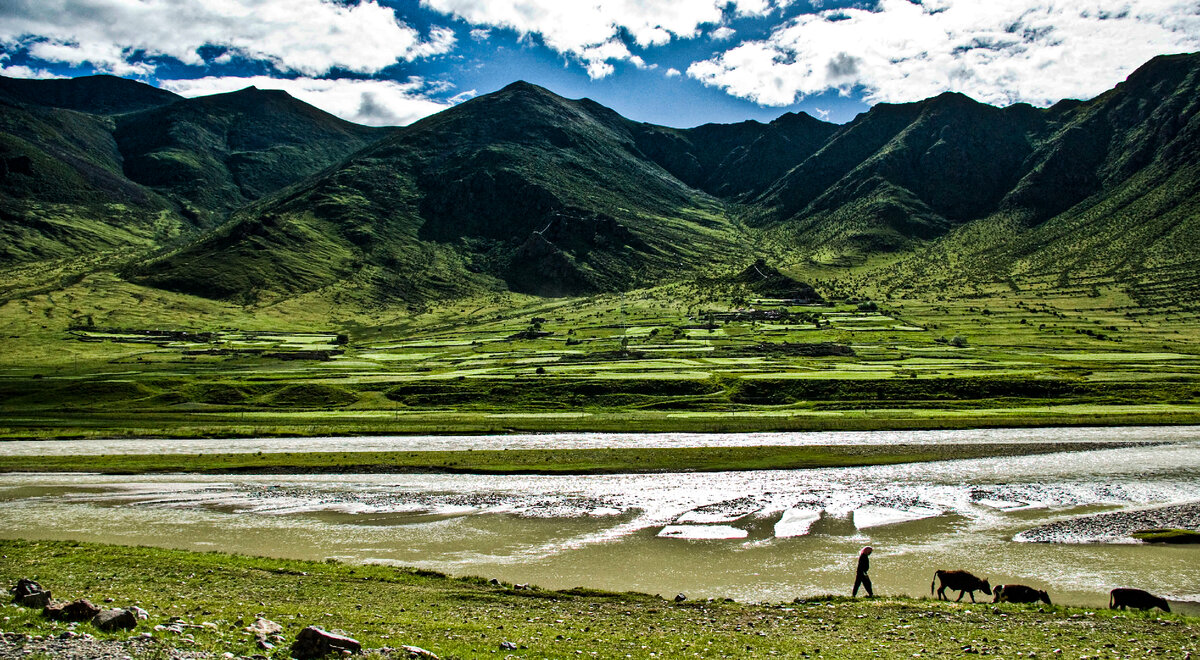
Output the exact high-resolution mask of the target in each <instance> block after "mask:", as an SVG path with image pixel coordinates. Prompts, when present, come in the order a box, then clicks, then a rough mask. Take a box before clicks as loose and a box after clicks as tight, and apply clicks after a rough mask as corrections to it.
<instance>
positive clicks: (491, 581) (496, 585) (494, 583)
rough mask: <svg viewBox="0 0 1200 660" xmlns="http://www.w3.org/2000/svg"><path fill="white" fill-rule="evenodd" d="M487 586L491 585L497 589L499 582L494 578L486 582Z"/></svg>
mask: <svg viewBox="0 0 1200 660" xmlns="http://www.w3.org/2000/svg"><path fill="white" fill-rule="evenodd" d="M488 584H490V585H492V586H493V587H498V586H500V580H497V579H496V578H492V579H490V580H488Z"/></svg>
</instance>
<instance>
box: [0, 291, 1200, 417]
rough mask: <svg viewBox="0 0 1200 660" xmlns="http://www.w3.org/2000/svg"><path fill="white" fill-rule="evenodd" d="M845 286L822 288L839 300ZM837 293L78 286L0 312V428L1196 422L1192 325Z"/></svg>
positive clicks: (1184, 316) (1062, 307)
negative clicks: (392, 305)
mask: <svg viewBox="0 0 1200 660" xmlns="http://www.w3.org/2000/svg"><path fill="white" fill-rule="evenodd" d="M818 275H819V274H818ZM859 284H860V283H858V282H856V281H855V280H854V279H853V278H850V279H845V280H838V281H827V282H824V283H823V286H824V287H825V288H826V289H827V290H830V291H834V292H840V293H842V294H847V293H848V292H850V290H851V287H857V286H859ZM853 291H854V292H856V293H855V295H843V296H842V297H840V298H838V299H836V300H835V301H833V302H828V303H821V304H803V305H801V304H793V301H785V300H775V299H762V298H758V299H749V298H746V297H745V296H739V295H738V293H737V292H736V291H731V290H728V289H722V288H720V287H719V286H713V285H712V283H711V282H710V281H704V280H700V281H696V282H683V283H678V284H673V285H668V286H663V287H658V288H653V289H645V290H639V291H634V292H630V293H627V294H624V295H620V294H608V295H599V296H593V297H588V298H565V299H542V298H534V297H527V296H519V295H515V294H507V293H500V294H493V295H490V296H486V297H481V298H474V299H469V300H464V301H459V302H456V303H447V304H443V305H442V306H440V307H437V308H422V309H417V310H410V311H409V312H406V313H398V312H396V311H395V310H391V311H388V310H382V311H377V312H369V311H363V310H361V309H360V310H357V311H353V310H343V309H341V308H338V307H336V306H335V307H324V308H322V307H320V306H318V305H316V304H312V305H307V306H305V305H301V304H300V303H298V302H296V301H292V302H289V303H287V304H286V306H280V307H266V308H243V307H240V306H234V305H221V304H217V303H212V302H211V301H206V302H203V303H201V302H198V300H197V299H195V298H191V297H186V296H182V295H178V294H166V293H162V292H157V293H153V294H152V293H150V292H149V290H147V289H144V288H140V287H137V286H135V285H131V284H128V283H125V282H121V281H120V280H117V279H115V278H111V277H106V276H93V277H89V278H84V279H83V280H81V281H80V282H78V283H76V284H73V285H71V286H68V287H67V288H65V289H63V290H62V291H58V292H54V293H45V294H38V295H33V296H26V297H23V298H20V299H16V300H10V301H8V302H6V303H4V305H3V306H0V390H3V392H4V394H5V396H4V399H3V402H2V403H0V429H2V430H0V433H2V434H3V435H5V436H8V437H42V436H71V435H94V434H118V435H123V434H142V435H145V434H163V435H187V434H199V435H213V434H216V435H246V434H259V435H262V434H278V433H296V434H301V435H313V434H323V433H331V432H343V433H393V432H429V431H435V432H436V431H478V432H493V431H504V430H509V429H511V430H521V429H523V430H554V429H559V430H589V429H592V430H670V429H690V430H704V431H709V430H753V429H803V428H904V427H910V428H924V427H937V428H941V427H966V426H979V425H984V426H990V425H1030V424H1096V423H1101V424H1102V423H1179V422H1192V421H1195V420H1197V419H1198V418H1200V417H1198V412H1200V350H1197V348H1196V347H1197V343H1196V339H1197V329H1198V328H1200V322H1198V321H1200V319H1198V318H1197V314H1195V313H1193V312H1189V311H1187V310H1186V309H1183V308H1181V307H1168V308H1161V309H1159V308H1154V309H1145V308H1142V307H1140V306H1138V304H1137V303H1136V301H1133V300H1132V299H1131V298H1129V297H1128V296H1127V295H1125V294H1122V293H1120V292H1119V291H1118V290H1117V289H1115V288H1103V287H1098V286H1091V285H1089V286H1087V287H1075V288H1072V287H1066V288H1061V287H1060V288H1052V287H1050V286H1049V284H1047V285H1046V287H1045V288H1044V289H1036V288H1030V289H1022V290H1019V291H1018V290H1015V289H1014V288H1013V287H994V288H992V289H987V290H984V289H980V290H979V291H977V292H975V293H974V294H971V295H968V296H960V297H956V298H945V299H942V297H939V296H926V297H923V298H915V297H899V296H898V295H894V294H892V293H889V292H887V291H881V290H879V289H877V288H871V287H865V286H862V287H859V288H855V289H853ZM862 292H865V294H864V293H862ZM151 296H156V297H153V298H152V297H151ZM868 298H869V300H868ZM197 305H203V306H204V309H198V308H197V307H196V306H197ZM342 314H345V316H342ZM197 319H201V320H199V321H198V320H197Z"/></svg>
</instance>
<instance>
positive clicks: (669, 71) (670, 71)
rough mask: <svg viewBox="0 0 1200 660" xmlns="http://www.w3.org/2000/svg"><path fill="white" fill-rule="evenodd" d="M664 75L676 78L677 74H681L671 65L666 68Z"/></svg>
mask: <svg viewBox="0 0 1200 660" xmlns="http://www.w3.org/2000/svg"><path fill="white" fill-rule="evenodd" d="M665 75H666V76H667V77H668V78H678V77H679V76H682V75H683V74H682V73H680V72H679V69H676V68H675V67H671V68H669V69H667V70H666V72H665Z"/></svg>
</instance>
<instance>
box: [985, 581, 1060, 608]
mask: <svg viewBox="0 0 1200 660" xmlns="http://www.w3.org/2000/svg"><path fill="white" fill-rule="evenodd" d="M992 591H993V592H994V593H995V594H996V597H995V598H993V599H992V602H993V603H1036V602H1038V601H1041V602H1043V603H1045V604H1047V605H1051V604H1052V603H1051V602H1050V594H1047V593H1046V592H1044V591H1041V590H1040V589H1034V588H1033V587H1027V586H1025V585H1023V584H1001V585H997V586H996V588H995V589H993V590H992Z"/></svg>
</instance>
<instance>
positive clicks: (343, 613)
mask: <svg viewBox="0 0 1200 660" xmlns="http://www.w3.org/2000/svg"><path fill="white" fill-rule="evenodd" d="M0 550H2V551H3V557H2V558H0V579H3V580H4V581H5V582H6V583H11V582H15V581H16V580H17V579H18V578H22V577H27V578H34V579H37V580H38V581H40V582H41V583H42V584H43V585H44V586H46V587H47V588H49V589H51V590H52V591H53V592H54V594H55V596H56V597H59V598H76V597H88V598H91V599H92V600H93V601H95V602H100V601H101V600H103V599H104V598H113V599H114V600H115V602H116V604H118V605H125V604H127V603H136V604H138V605H139V606H141V607H143V608H145V609H146V610H148V611H149V613H150V620H149V621H147V622H146V623H144V624H142V626H152V625H154V624H159V623H164V624H165V623H167V622H168V619H169V618H170V617H173V616H175V617H181V618H182V620H184V621H185V622H187V623H190V624H195V625H196V626H197V627H196V628H189V629H188V631H187V632H188V633H189V634H190V635H192V637H193V639H194V644H191V645H186V648H187V649H190V650H199V651H208V652H215V653H217V654H220V653H224V652H232V653H235V654H240V655H254V654H259V653H264V651H262V650H260V649H258V648H257V647H256V646H255V645H254V641H253V638H252V637H251V636H249V635H248V634H243V633H242V632H241V628H242V627H243V626H245V625H248V624H249V623H250V622H252V621H253V620H254V618H255V617H256V616H265V617H266V618H269V619H271V620H273V621H276V622H278V623H280V624H282V625H283V627H284V634H285V638H286V639H287V640H288V641H290V640H291V639H293V638H294V636H295V634H296V633H298V632H299V631H300V629H302V628H303V627H304V626H307V625H312V624H316V625H321V626H323V627H325V628H327V629H338V630H343V631H345V632H346V633H348V634H350V635H352V636H354V637H355V638H357V639H358V640H360V641H361V642H363V644H364V646H365V647H366V648H379V647H383V646H390V647H393V648H394V647H398V646H400V645H402V644H410V645H416V646H420V647H422V648H425V649H428V650H430V651H432V652H434V653H437V654H438V655H439V656H440V657H442V658H472V657H480V656H483V655H490V654H491V653H492V652H494V651H496V650H497V649H499V647H500V644H501V642H505V641H509V642H512V643H513V644H514V645H515V646H517V647H518V648H517V649H516V650H512V651H509V652H508V653H509V654H510V655H512V656H515V657H528V658H561V657H569V656H573V655H576V654H584V655H586V656H590V657H650V656H651V655H652V654H653V655H654V656H656V657H696V656H700V657H709V658H714V657H738V658H741V657H751V656H753V657H757V656H764V657H768V656H786V657H800V656H805V655H810V656H818V655H819V656H823V657H831V658H857V657H868V656H872V655H877V654H884V655H887V656H890V657H900V656H904V657H909V656H913V655H917V654H920V655H922V656H925V655H960V654H962V653H964V652H966V653H981V654H989V655H991V654H995V655H1004V656H1006V657H1017V656H1019V657H1032V656H1037V657H1040V656H1043V655H1058V654H1062V655H1063V657H1067V656H1068V655H1069V656H1070V657H1081V656H1088V655H1090V656H1092V657H1099V656H1107V655H1109V654H1114V655H1116V656H1118V657H1120V656H1126V657H1129V656H1139V657H1140V656H1142V655H1164V656H1172V655H1178V654H1181V653H1184V652H1185V651H1186V650H1187V649H1193V650H1194V649H1195V646H1196V636H1197V626H1196V620H1195V619H1190V618H1187V617H1180V616H1178V615H1161V614H1158V613H1154V614H1144V613H1135V612H1110V611H1107V610H1102V611H1087V612H1085V611H1082V610H1073V609H1069V608H1061V607H1035V606H1021V605H1009V604H1001V605H998V606H992V605H990V604H989V605H984V604H979V605H969V604H955V603H945V602H935V601H929V600H924V599H922V600H915V599H910V598H906V597H894V596H889V597H885V598H878V599H870V600H857V601H855V600H850V599H845V598H832V597H831V598H826V599H813V600H809V601H797V602H795V603H790V604H786V605H778V606H773V605H750V604H741V603H734V602H713V601H690V600H689V601H684V602H683V603H680V604H676V603H673V602H671V601H668V600H664V599H662V598H660V597H658V596H652V595H645V594H632V593H606V592H594V591H589V590H586V589H574V590H571V591H563V592H556V591H543V590H541V589H537V588H536V587H535V588H532V589H522V590H517V589H515V588H514V587H513V586H512V585H507V584H499V585H491V584H488V583H487V582H486V580H485V579H483V578H466V579H448V578H445V577H442V576H440V575H437V574H430V573H428V572H422V571H414V570H409V569H397V568H391V567H384V566H361V565H353V566H352V565H343V564H338V563H317V562H298V561H285V560H274V559H260V558H253V557H244V556H231V555H222V554H217V553H204V554H201V553H189V552H181V551H173V550H155V549H149V548H122V547H114V546H102V545H93V544H74V543H50V542H40V543H34V542H26V541H3V542H0ZM664 595H665V596H674V594H664ZM4 615H5V617H7V619H6V621H5V622H4V623H3V624H0V625H2V629H3V630H4V631H18V632H21V633H23V634H33V635H43V634H58V633H59V632H61V631H62V630H63V629H64V624H56V623H53V622H49V621H46V620H45V619H42V618H41V617H40V616H38V614H37V612H36V611H34V610H28V609H23V608H18V607H16V606H12V605H6V606H5V609H4ZM201 623H208V624H210V625H209V626H207V627H205V626H200V625H199V624H201ZM138 632H141V629H139V630H138V631H134V633H133V634H137V633H138ZM100 636H101V637H104V638H108V639H121V638H126V637H128V636H130V633H117V634H106V635H100ZM174 646H185V644H184V643H183V642H180V641H179V640H178V638H177V637H173V636H171V635H170V634H169V633H154V640H153V642H152V643H150V644H149V645H148V646H145V647H141V648H142V649H143V650H142V651H141V652H140V653H139V656H148V657H160V656H161V654H164V653H165V652H166V649H168V648H170V647H174ZM265 653H266V654H267V655H268V657H271V658H285V657H287V651H286V647H285V648H279V649H275V650H272V651H267V652H265Z"/></svg>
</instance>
